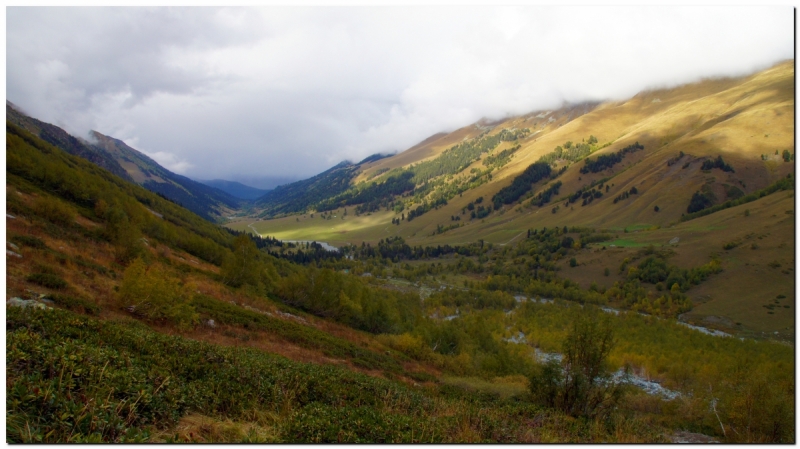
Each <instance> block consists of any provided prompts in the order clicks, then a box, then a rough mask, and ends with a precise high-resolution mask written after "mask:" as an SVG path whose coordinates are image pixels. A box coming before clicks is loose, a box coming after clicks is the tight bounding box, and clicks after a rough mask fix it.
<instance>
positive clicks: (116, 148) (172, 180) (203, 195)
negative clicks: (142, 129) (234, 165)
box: [90, 131, 240, 220]
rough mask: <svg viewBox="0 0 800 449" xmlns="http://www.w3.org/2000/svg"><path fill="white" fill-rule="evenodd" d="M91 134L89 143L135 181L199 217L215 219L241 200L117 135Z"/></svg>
mask: <svg viewBox="0 0 800 449" xmlns="http://www.w3.org/2000/svg"><path fill="white" fill-rule="evenodd" d="M90 137H91V138H92V140H94V143H93V144H92V146H93V147H94V148H97V149H100V150H102V151H103V152H105V154H108V155H110V156H111V157H112V158H114V159H115V160H116V161H118V163H119V164H120V165H121V166H122V167H123V168H124V169H125V171H126V172H127V173H128V175H129V176H130V178H132V179H133V180H134V182H136V183H137V184H139V185H141V186H144V187H145V188H146V189H148V190H150V191H152V192H156V193H159V194H161V195H164V196H165V197H167V198H169V199H170V200H172V201H175V202H177V203H179V204H181V205H183V206H184V207H186V208H187V209H189V210H191V211H192V212H194V213H196V214H198V215H200V216H201V217H204V218H206V219H208V220H214V219H215V218H219V217H221V216H224V215H226V214H228V213H230V212H231V211H232V210H234V209H236V208H238V207H239V205H240V200H239V199H237V198H234V197H233V196H232V195H230V194H228V193H226V192H224V191H222V190H220V189H217V188H214V187H211V186H207V185H205V184H202V183H199V182H197V181H193V180H191V179H189V178H187V177H185V176H181V175H178V174H175V173H173V172H171V171H169V170H167V169H166V168H164V167H162V166H161V165H159V164H158V163H157V162H156V161H154V160H153V159H151V158H149V157H147V156H146V155H144V154H142V153H141V152H139V151H137V150H135V149H133V148H131V147H129V146H128V145H127V144H125V142H123V141H121V140H119V139H115V138H113V137H109V136H106V135H103V134H100V133H99V132H97V131H92V132H91V135H90Z"/></svg>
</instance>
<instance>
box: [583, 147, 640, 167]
mask: <svg viewBox="0 0 800 449" xmlns="http://www.w3.org/2000/svg"><path fill="white" fill-rule="evenodd" d="M641 150H644V145H641V144H639V142H636V143H634V144H632V145H628V146H627V147H625V148H623V149H621V150H619V151H617V152H616V153H611V154H603V155H600V156H598V157H597V159H596V160H592V159H591V158H586V160H585V161H584V162H585V164H584V166H583V167H581V170H580V171H581V173H582V174H587V173H597V172H600V171H603V170H605V169H608V168H611V167H613V166H614V165H616V164H618V163H620V162H622V159H623V158H624V157H625V156H626V155H627V154H629V153H634V152H636V151H641Z"/></svg>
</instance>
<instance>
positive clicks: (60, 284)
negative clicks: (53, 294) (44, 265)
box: [26, 273, 67, 290]
mask: <svg viewBox="0 0 800 449" xmlns="http://www.w3.org/2000/svg"><path fill="white" fill-rule="evenodd" d="M26 279H27V281H28V282H33V283H34V284H38V285H41V286H42V287H47V288H52V289H56V290H58V289H62V288H64V287H66V286H67V281H65V280H64V279H62V278H61V276H59V275H57V274H53V273H34V274H32V275H30V276H28V277H27V278H26Z"/></svg>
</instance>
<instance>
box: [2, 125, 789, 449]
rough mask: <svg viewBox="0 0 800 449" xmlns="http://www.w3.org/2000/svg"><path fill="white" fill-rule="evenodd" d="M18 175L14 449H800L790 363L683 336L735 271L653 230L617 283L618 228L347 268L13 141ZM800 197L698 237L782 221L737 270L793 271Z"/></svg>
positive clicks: (372, 256)
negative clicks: (599, 281) (790, 240)
mask: <svg viewBox="0 0 800 449" xmlns="http://www.w3.org/2000/svg"><path fill="white" fill-rule="evenodd" d="M512 142H513V141H507V142H506V144H510V143H512ZM645 146H647V144H645ZM502 148H507V147H502ZM497 149H501V146H500V145H498V147H496V149H495V151H497ZM501 151H502V149H501ZM506 154H508V153H506ZM516 154H517V153H514V155H515V156H514V157H517V156H516ZM386 159H390V158H386ZM386 159H381V160H378V161H375V162H377V163H381V161H385V160H386ZM501 159H503V158H498V159H497V160H501ZM512 160H513V158H512ZM6 162H7V185H6V191H7V194H6V204H7V218H6V227H7V242H8V244H7V249H8V253H7V273H6V295H7V298H9V300H8V301H7V326H6V340H7V344H6V378H7V383H6V384H7V386H6V397H7V399H6V409H7V412H6V413H7V441H8V442H10V443H20V442H31V443H57V442H84V443H85V442H215V443H220V442H290V443H296V442H338V443H343V442H344V443H355V442H370V443H380V442H409V443H410V442H436V443H446V442H447V443H449V442H458V443H467V442H487V443H488V442H494V443H498V442H522V443H540V442H572V443H587V442H597V443H599V442H617V443H647V442H651V443H652V442H669V441H675V439H676V434H677V433H679V432H693V433H696V434H700V435H699V436H697V438H709V437H710V438H713V439H716V440H718V441H722V442H728V443H734V442H783V443H793V442H794V441H795V436H794V435H795V427H794V426H795V424H794V422H795V418H794V407H793V404H794V401H795V398H794V378H793V370H792V366H794V353H793V348H792V347H790V346H788V345H785V344H781V343H777V342H774V341H771V340H769V339H765V338H763V337H761V336H760V335H756V334H751V335H749V337H751V338H746V339H743V340H740V339H737V338H725V337H717V336H712V335H707V334H704V333H702V332H699V331H697V330H693V329H689V328H687V327H686V326H684V325H682V324H680V323H678V322H676V321H675V319H674V318H675V316H676V315H677V314H681V313H687V312H686V311H687V310H689V311H690V312H691V308H692V306H693V304H692V301H691V300H690V299H689V298H688V296H687V295H688V294H690V293H691V292H692V291H693V289H698V288H704V287H706V286H709V285H711V283H713V282H718V281H719V279H720V277H721V276H722V275H724V273H725V270H723V271H720V266H721V263H723V259H725V258H726V257H727V256H722V257H717V258H713V257H708V255H706V254H703V255H702V256H698V257H697V258H696V259H693V258H692V257H689V256H687V255H686V254H689V255H693V254H695V253H693V252H688V253H683V252H678V251H677V250H676V251H670V250H669V249H668V248H662V247H660V246H656V245H655V244H653V245H650V244H649V243H650V242H648V241H647V238H644V237H642V238H639V237H640V236H649V237H652V238H653V239H656V235H655V234H646V233H643V232H641V233H639V234H637V235H636V236H635V237H633V238H632V239H630V241H631V242H632V243H633V244H631V245H629V246H630V247H632V248H635V249H631V251H632V252H631V253H626V254H627V256H628V258H629V260H627V261H623V262H622V263H623V264H624V265H625V267H614V268H615V270H614V276H615V278H614V279H615V281H616V282H615V283H614V284H613V285H611V286H608V287H606V286H601V285H589V286H588V287H584V286H583V284H582V282H583V281H573V280H570V277H571V273H570V271H569V270H575V271H582V270H581V268H582V267H583V266H584V265H589V263H588V262H589V261H588V260H586V259H585V256H586V255H587V254H590V253H591V254H600V253H603V252H604V251H605V252H606V253H612V252H615V251H616V250H615V249H611V247H610V244H608V242H610V241H611V240H612V239H617V240H625V239H624V238H622V237H618V236H617V235H616V234H615V231H613V230H604V229H594V228H590V227H586V226H583V227H577V226H569V227H567V226H547V227H542V226H539V227H535V228H529V229H530V232H528V229H523V230H521V231H520V235H519V237H518V238H517V239H516V240H514V241H512V242H507V244H506V245H499V244H494V243H493V242H492V241H491V240H488V239H483V238H481V237H480V236H478V235H476V236H474V238H473V239H470V240H468V241H464V242H461V243H458V244H455V243H451V244H444V243H442V244H436V245H423V244H420V243H417V242H413V241H411V240H409V241H406V240H405V239H403V238H391V239H386V238H380V239H378V241H376V242H375V243H374V244H369V245H368V244H366V243H365V244H363V245H361V244H359V245H351V246H347V247H345V248H343V250H342V251H341V252H338V253H329V252H326V251H324V250H323V249H322V248H321V247H319V246H315V245H311V244H294V243H286V242H280V241H277V240H272V239H262V238H256V237H253V236H250V235H249V234H247V233H237V232H234V231H230V230H227V229H224V228H221V227H219V226H217V225H215V224H213V223H210V222H208V221H207V220H204V219H202V218H201V217H200V216H198V215H197V214H195V213H193V212H190V211H189V210H186V209H184V208H182V207H180V206H179V205H177V204H175V203H174V202H172V201H168V200H165V199H164V198H162V197H161V196H159V195H157V194H155V193H153V192H150V191H148V190H147V189H145V188H143V187H141V186H139V185H136V184H134V183H131V182H129V181H126V180H124V179H122V178H120V177H118V176H115V175H114V174H112V173H110V172H108V171H106V170H104V169H102V168H100V167H98V166H97V165H95V164H92V163H90V162H88V161H86V160H84V159H81V158H79V157H76V156H73V155H70V154H68V153H66V152H64V151H62V150H61V149H59V148H58V147H56V146H54V145H51V144H49V143H48V142H46V141H44V140H42V139H40V138H39V137H37V136H35V135H33V134H31V133H30V132H28V131H26V130H25V129H23V128H21V127H19V126H17V125H15V124H13V123H11V122H8V123H7V132H6ZM737 170H738V169H737ZM387 174H388V172H387ZM562 176H563V175H562ZM781 189H784V190H781ZM793 192H794V191H793V183H787V184H786V185H782V186H781V187H780V189H778V190H776V191H774V192H772V193H771V194H769V195H765V196H763V197H761V198H759V199H756V200H755V201H752V202H750V203H745V204H742V205H738V206H733V207H730V208H727V209H724V210H722V211H720V212H715V213H713V214H710V215H707V216H704V217H700V218H696V219H694V220H688V221H685V222H683V223H681V224H679V225H678V226H685V227H686V229H688V230H695V229H696V230H697V231H698V232H703V230H705V229H707V228H713V227H714V226H721V224H720V222H719V218H718V217H727V218H726V219H727V220H734V221H735V220H738V219H739V217H740V216H741V217H743V219H755V220H761V222H762V224H765V225H769V226H774V227H775V228H774V229H775V230H773V229H767V230H765V231H764V232H765V234H767V235H765V236H764V237H763V238H762V239H760V240H759V235H757V236H749V237H748V236H747V235H742V236H734V237H735V238H737V239H740V240H741V243H740V244H739V245H738V246H737V247H734V248H732V249H730V250H729V251H734V252H735V251H739V249H738V248H739V247H740V246H742V245H745V244H749V243H750V241H751V240H752V239H756V240H757V241H758V242H759V245H763V246H760V247H759V249H762V248H763V250H767V248H770V249H769V250H768V251H773V249H771V248H772V245H774V244H775V245H776V246H777V247H778V248H775V249H774V250H775V251H782V250H783V248H782V247H779V246H780V244H778V239H777V238H776V237H777V236H775V232H777V231H776V230H777V229H780V226H783V224H782V223H783V221H782V220H784V218H783V216H781V217H780V218H779V217H772V215H773V214H772V213H771V212H772V211H773V210H778V209H780V208H784V207H785V201H786V199H785V198H786V196H787V195H788V194H790V193H792V194H793ZM490 198H491V197H490V196H488V195H487V196H486V199H485V200H484V203H488V202H489V201H490ZM473 201H474V200H473ZM484 203H481V204H484ZM742 207H746V208H749V209H748V210H751V211H752V212H751V213H749V214H747V216H746V217H745V215H744V214H743V213H740V212H741V208H742ZM439 210H441V208H440V209H439ZM391 213H393V212H389V213H387V212H382V213H378V214H371V215H367V214H363V215H361V216H360V217H356V218H357V219H364V220H366V219H371V218H372V219H376V220H382V219H383V217H385V216H388V215H387V214H391ZM353 214H355V212H353ZM435 214H436V209H432V210H431V211H427V212H426V213H425V214H423V215H421V216H419V217H417V218H415V219H414V220H413V221H412V222H411V223H417V222H418V221H423V220H424V219H426V217H432V216H435ZM309 215H310V214H309ZM784 215H785V214H784ZM328 217H330V218H328ZM350 217H351V215H348V216H347V217H346V219H345V220H342V219H341V218H334V217H333V214H329V213H326V214H325V218H320V217H319V216H317V217H316V218H310V217H309V218H306V220H307V221H314V222H315V223H319V222H322V223H333V222H335V221H336V220H339V221H342V222H344V221H347V220H349V219H350ZM291 219H295V220H299V219H300V216H293V217H287V218H283V219H282V220H284V221H286V222H289V221H290V220H291ZM259 223H261V222H259ZM295 223H299V222H298V221H295ZM405 224H407V223H405V222H404V223H403V224H400V225H398V224H394V225H392V224H391V223H390V224H388V225H387V226H394V227H395V229H396V228H398V227H399V228H402V227H403V226H404V225H405ZM676 227H677V226H676ZM373 228H375V229H377V228H378V227H373ZM640 229H641V228H636V230H640ZM664 229H665V228H661V229H658V230H652V231H647V232H653V233H656V232H659V231H662V230H664ZM449 232H452V231H449ZM449 232H444V233H442V234H440V235H444V236H447V235H448V234H449ZM621 232H622V234H625V233H624V231H621ZM629 234H630V233H629ZM731 236H733V235H731ZM623 237H624V236H623ZM658 238H659V239H660V238H661V237H658ZM684 239H685V240H684ZM698 239H699V240H703V239H702V234H701V235H700V237H698ZM748 239H749V240H748ZM770 239H772V240H770ZM756 240H753V242H755V241H756ZM684 241H686V242H689V244H691V242H692V240H691V238H690V237H683V238H682V240H681V242H684ZM603 242H606V245H605V246H606V249H605V250H603V249H601V247H600V246H599V245H600V244H603ZM709 244H710V243H709ZM681 245H683V243H681ZM723 251H727V250H726V249H723V248H719V250H718V252H720V253H722V252H723ZM748 251H753V250H748ZM756 252H758V250H756ZM759 254H760V253H759ZM344 256H348V257H344ZM731 257H737V256H736V255H734V256H731ZM763 257H770V256H769V255H764V256H763ZM573 261H574V262H573ZM779 263H781V264H784V263H785V262H783V261H781V262H779ZM783 267H784V265H781V266H780V267H778V268H783ZM783 269H785V268H783ZM781 291H782V292H783V290H781ZM789 295H790V293H789V292H788V291H787V292H785V293H781V294H780V295H778V296H776V299H775V301H777V303H778V304H775V303H772V304H774V305H772V309H774V310H770V311H773V312H775V311H780V310H779V308H780V309H783V305H784V303H787V304H788V303H789V302H790V301H791V302H793V301H794V299H793V297H792V296H789ZM523 296H524V297H525V298H522V297H523ZM537 298H543V299H546V301H536V299H537ZM709 304H711V303H710V302H709ZM600 307H614V308H615V309H616V310H617V312H616V313H604V311H603V310H602V309H601V308H600ZM636 311H642V312H646V314H644V315H643V314H639V313H636ZM697 324H701V323H697ZM703 324H704V323H703ZM708 326H709V327H714V326H711V325H710V324H708ZM718 328H719V329H723V330H726V329H727V328H725V323H721V324H720V325H719V327H718ZM594 342H604V343H603V344H602V345H599V344H595V343H594ZM556 353H560V354H562V355H563V358H562V362H558V361H554V360H556V359H555V358H554V355H555V354H556ZM542 354H544V355H548V357H549V358H550V360H551V362H546V360H545V359H543V358H542V357H543V356H542ZM582 354H587V355H588V356H584V355H582ZM614 373H621V374H620V375H625V374H624V373H628V374H627V375H628V376H635V379H639V380H637V381H636V382H638V383H635V382H634V383H630V382H629V383H622V381H620V380H619V378H618V377H614V376H615V375H614ZM651 381H658V383H657V384H656V383H655V382H651ZM642 385H647V386H648V388H650V389H651V390H652V389H653V388H656V387H654V386H653V385H659V386H660V387H659V388H663V389H666V390H665V391H667V393H658V391H660V390H658V389H656V390H653V391H650V392H649V393H648V391H649V390H645V389H642V388H643V387H642ZM654 391H655V393H654Z"/></svg>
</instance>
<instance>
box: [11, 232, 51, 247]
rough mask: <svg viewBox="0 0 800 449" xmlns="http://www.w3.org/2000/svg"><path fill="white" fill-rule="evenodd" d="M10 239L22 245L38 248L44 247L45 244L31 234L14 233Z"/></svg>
mask: <svg viewBox="0 0 800 449" xmlns="http://www.w3.org/2000/svg"><path fill="white" fill-rule="evenodd" d="M11 241H13V242H16V243H19V244H21V245H23V246H29V247H31V248H38V249H45V248H47V245H45V243H44V241H42V239H40V238H39V237H34V236H32V235H15V236H13V237H11Z"/></svg>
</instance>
